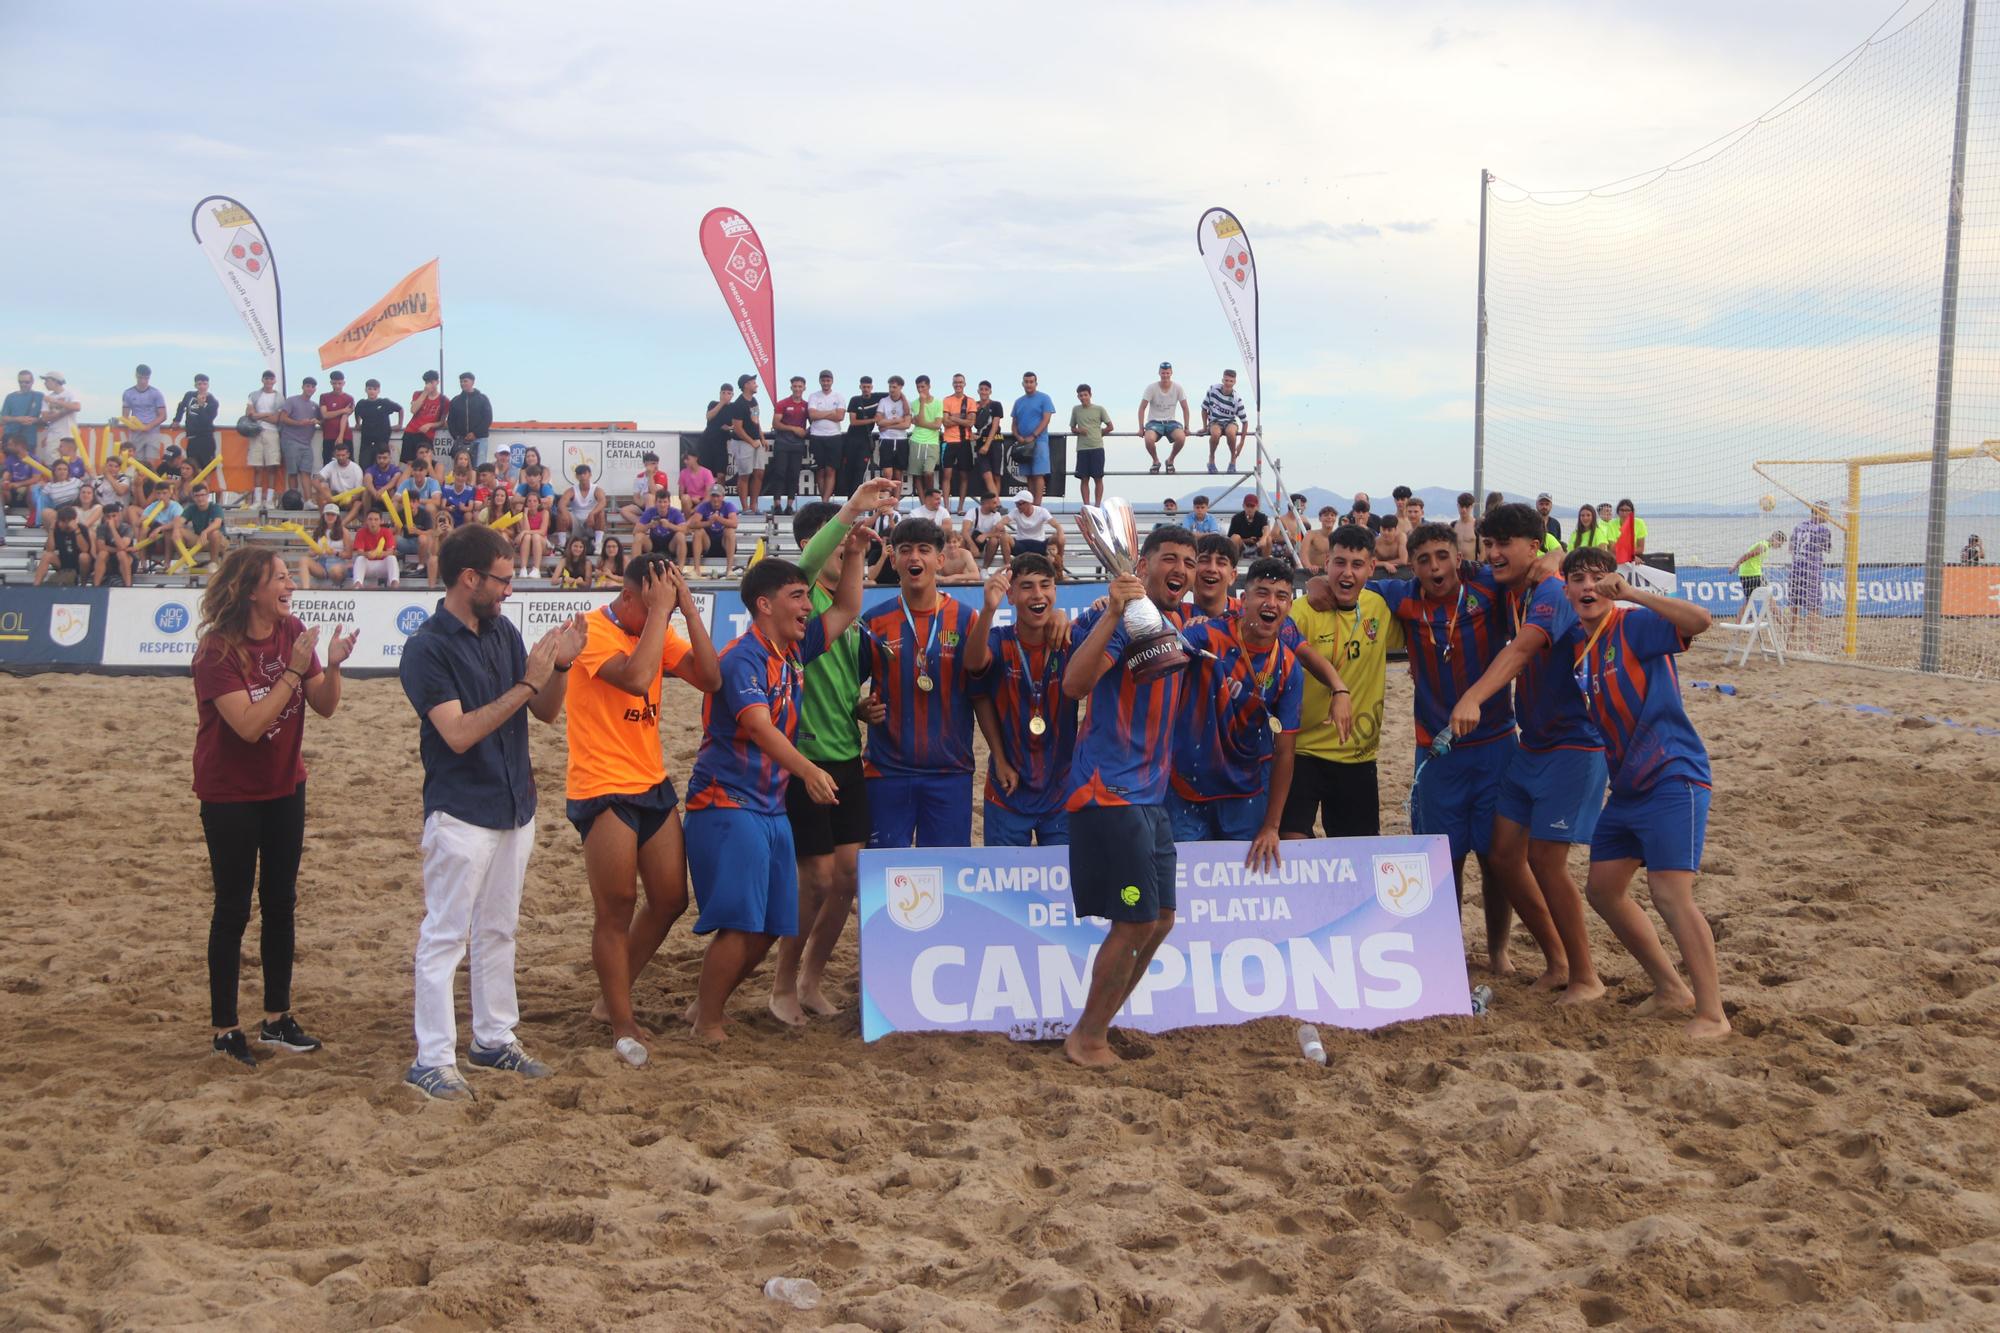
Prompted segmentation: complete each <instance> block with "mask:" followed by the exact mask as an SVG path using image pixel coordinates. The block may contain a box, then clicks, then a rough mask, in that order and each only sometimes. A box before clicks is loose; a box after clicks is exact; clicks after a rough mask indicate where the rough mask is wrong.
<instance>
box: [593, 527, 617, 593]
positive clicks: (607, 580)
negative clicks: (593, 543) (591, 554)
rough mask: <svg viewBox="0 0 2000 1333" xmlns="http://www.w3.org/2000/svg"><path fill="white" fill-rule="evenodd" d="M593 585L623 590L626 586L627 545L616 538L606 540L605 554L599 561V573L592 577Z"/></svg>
mask: <svg viewBox="0 0 2000 1333" xmlns="http://www.w3.org/2000/svg"><path fill="white" fill-rule="evenodd" d="M591 584H592V585H593V586H594V587H599V588H622V587H624V586H625V543H624V542H621V541H619V540H618V539H617V538H616V537H606V538H605V539H604V554H603V555H601V556H599V557H598V559H597V572H596V573H595V574H594V575H593V576H592V577H591Z"/></svg>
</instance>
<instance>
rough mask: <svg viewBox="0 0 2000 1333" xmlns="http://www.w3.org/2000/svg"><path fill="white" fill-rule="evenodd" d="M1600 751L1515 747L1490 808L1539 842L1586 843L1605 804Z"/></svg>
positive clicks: (1602, 756) (1602, 759) (1602, 760)
mask: <svg viewBox="0 0 2000 1333" xmlns="http://www.w3.org/2000/svg"><path fill="white" fill-rule="evenodd" d="M1604 781H1605V778H1604V751H1602V750H1524V749H1519V748H1517V749H1516V750H1515V751H1514V758H1513V759H1512V760H1511V761H1510V762H1509V763H1508V765H1507V776H1506V777H1505V778H1503V779H1501V782H1500V801H1499V804H1497V805H1496V806H1495V807H1494V809H1493V813H1494V814H1495V815H1497V816H1498V817H1499V818H1501V819H1506V820H1511V821H1512V822H1514V823H1516V824H1519V825H1520V826H1521V827H1522V828H1524V829H1526V830H1528V836H1529V837H1531V838H1539V839H1540V840H1541V841H1543V842H1570V843H1580V844H1584V845H1588V844H1589V842H1590V835H1591V831H1592V830H1593V829H1595V828H1596V827H1597V816H1598V813H1599V812H1600V811H1602V810H1603V809H1604Z"/></svg>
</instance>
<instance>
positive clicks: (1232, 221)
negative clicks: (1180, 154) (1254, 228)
mask: <svg viewBox="0 0 2000 1333" xmlns="http://www.w3.org/2000/svg"><path fill="white" fill-rule="evenodd" d="M1194 243H1195V247H1196V248H1197V249H1199V250H1200V251H1201V260H1202V263H1203V264H1205V265H1206V266H1207V267H1208V276H1209V279H1210V280H1211V281H1213V282H1214V283H1215V294H1216V296H1217V297H1219V298H1221V301H1222V314H1223V318H1225V319H1227V320H1228V321H1229V331H1230V332H1231V333H1233V334H1235V335H1236V346H1237V347H1238V348H1239V349H1240V350H1241V351H1242V353H1243V375H1244V378H1245V379H1247V380H1248V381H1249V384H1250V402H1251V405H1252V406H1254V407H1255V408H1256V409H1257V412H1258V414H1259V415H1260V416H1261V415H1262V414H1263V411H1264V382H1263V380H1262V379H1261V378H1260V377H1259V375H1258V372H1257V257H1256V256H1255V255H1254V254H1252V253H1251V251H1250V238H1249V237H1248V236H1245V235H1244V234H1243V224H1242V223H1241V222H1238V221H1237V220H1236V215H1235V214H1234V213H1232V212H1230V211H1229V210H1228V209H1226V208H1211V209H1209V210H1208V211H1207V212H1206V213H1203V214H1202V215H1201V221H1200V222H1198V223H1196V224H1195V229H1194Z"/></svg>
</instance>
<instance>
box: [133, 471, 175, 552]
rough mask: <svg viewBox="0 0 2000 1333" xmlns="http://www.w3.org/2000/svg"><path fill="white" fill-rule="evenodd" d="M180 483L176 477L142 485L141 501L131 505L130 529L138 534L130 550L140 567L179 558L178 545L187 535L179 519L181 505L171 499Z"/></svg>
mask: <svg viewBox="0 0 2000 1333" xmlns="http://www.w3.org/2000/svg"><path fill="white" fill-rule="evenodd" d="M178 484H179V479H178V478H175V477H171V476H169V477H165V478H162V479H161V480H159V481H147V482H145V483H144V486H143V489H142V490H141V492H140V494H141V496H142V500H141V502H140V503H139V504H137V505H134V506H132V507H131V508H132V511H133V513H132V519H133V521H132V528H133V531H134V532H136V533H137V534H138V538H137V540H136V541H134V542H133V543H132V550H133V552H134V554H135V556H136V558H137V559H138V561H139V563H140V564H141V565H142V566H151V565H163V564H165V563H166V562H168V561H170V560H174V559H176V558H178V557H179V555H180V550H179V546H180V543H181V542H182V541H183V540H184V539H185V538H186V536H187V526H186V524H185V523H183V522H182V520H181V503H180V501H179V500H177V499H175V498H174V491H175V488H176V486H177V485H178Z"/></svg>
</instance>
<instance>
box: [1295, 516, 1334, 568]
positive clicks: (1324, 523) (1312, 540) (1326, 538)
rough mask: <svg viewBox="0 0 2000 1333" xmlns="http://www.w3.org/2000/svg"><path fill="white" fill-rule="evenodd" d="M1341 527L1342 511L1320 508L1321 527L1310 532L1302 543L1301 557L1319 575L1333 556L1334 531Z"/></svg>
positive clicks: (1307, 566)
mask: <svg viewBox="0 0 2000 1333" xmlns="http://www.w3.org/2000/svg"><path fill="white" fill-rule="evenodd" d="M1339 526H1340V511H1339V510H1338V509H1335V508H1334V507H1333V506H1332V505H1321V506H1320V507H1319V526H1318V527H1316V528H1314V529H1313V530H1312V531H1310V532H1308V533H1307V534H1306V536H1305V540H1304V541H1303V542H1302V543H1300V555H1301V558H1303V559H1304V560H1305V562H1306V568H1307V569H1309V570H1312V571H1314V572H1315V573H1317V572H1318V571H1320V570H1322V569H1325V568H1326V562H1327V561H1328V560H1329V559H1331V558H1332V556H1333V530H1334V529H1335V528H1337V527H1339Z"/></svg>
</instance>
